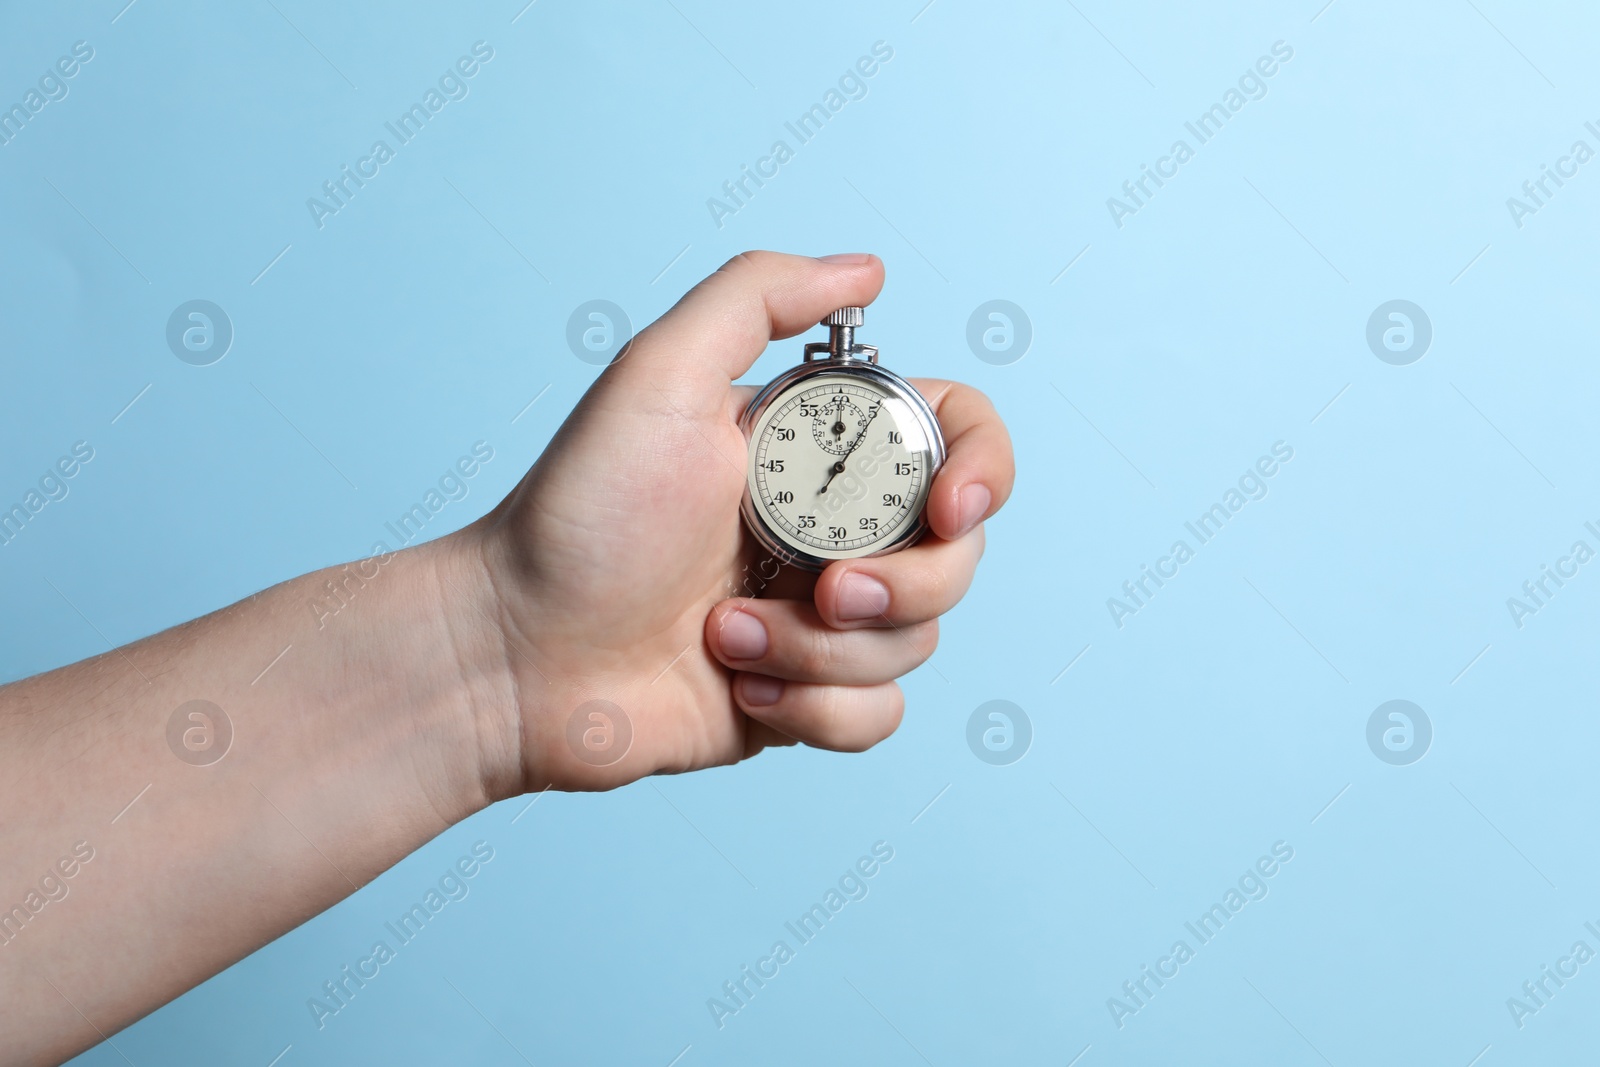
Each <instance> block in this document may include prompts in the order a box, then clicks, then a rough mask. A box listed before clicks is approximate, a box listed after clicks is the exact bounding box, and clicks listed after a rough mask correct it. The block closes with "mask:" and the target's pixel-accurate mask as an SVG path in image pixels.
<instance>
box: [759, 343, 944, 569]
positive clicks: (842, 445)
mask: <svg viewBox="0 0 1600 1067" xmlns="http://www.w3.org/2000/svg"><path fill="white" fill-rule="evenodd" d="M885 377H888V376H885ZM904 388H905V389H906V390H907V392H908V393H911V394H912V395H914V391H911V389H910V386H905V387H904ZM937 433H938V428H937V426H936V425H933V424H932V415H931V412H930V411H929V410H928V408H927V405H926V404H925V403H923V402H922V400H921V398H920V397H916V398H915V400H912V399H909V398H908V396H905V395H900V391H899V390H898V389H895V388H893V387H892V386H890V385H888V384H886V383H884V382H880V381H877V380H875V379H874V378H873V377H870V376H864V375H859V374H818V375H812V376H809V377H804V378H802V379H801V380H799V381H797V382H795V383H794V384H792V385H790V386H788V387H787V388H784V389H782V390H781V391H779V392H778V394H777V395H776V396H775V397H773V398H772V400H771V402H770V403H769V404H768V405H767V407H766V409H765V410H763V411H762V412H761V413H760V414H759V415H758V416H757V417H756V420H755V423H754V425H753V426H751V427H750V460H749V463H750V466H749V471H748V482H749V488H750V499H749V501H748V506H749V508H750V510H752V511H753V512H754V513H755V518H756V519H757V520H759V521H760V523H761V526H762V528H763V529H764V531H765V533H766V534H767V535H769V536H770V537H771V538H773V539H776V540H777V541H778V542H779V543H780V544H781V545H782V546H783V547H784V548H786V549H787V550H788V551H789V552H790V553H791V554H792V555H793V556H794V557H795V558H796V561H797V562H801V563H812V562H816V563H821V564H826V563H827V562H828V561H831V560H835V559H855V558H858V557H861V556H870V555H874V554H876V553H878V552H882V551H887V550H889V549H890V548H891V547H894V546H897V545H899V544H901V543H909V542H910V541H911V540H912V539H914V538H915V537H916V536H917V535H918V534H920V533H921V532H922V528H923V523H922V511H923V506H924V505H925V504H926V503H927V500H928V492H929V487H930V486H931V484H932V482H933V475H934V473H936V471H937V470H938V466H939V463H940V462H942V460H943V458H944V456H943V451H944V449H943V443H942V442H940V441H937V440H936V436H937Z"/></svg>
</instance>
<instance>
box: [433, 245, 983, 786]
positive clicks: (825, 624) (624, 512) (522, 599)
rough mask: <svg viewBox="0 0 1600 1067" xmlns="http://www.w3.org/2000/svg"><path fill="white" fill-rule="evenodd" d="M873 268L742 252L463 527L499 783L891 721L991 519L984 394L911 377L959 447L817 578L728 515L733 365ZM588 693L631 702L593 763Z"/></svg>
mask: <svg viewBox="0 0 1600 1067" xmlns="http://www.w3.org/2000/svg"><path fill="white" fill-rule="evenodd" d="M882 285H883V264H882V262H881V261H880V260H878V259H877V258H876V257H875V256H868V255H846V256H836V257H829V258H828V259H824V260H817V259H810V258H806V257H801V256H788V255H779V254H777V253H773V252H751V253H747V254H745V255H741V256H738V257H736V258H735V259H733V260H731V261H729V262H728V263H727V264H726V265H724V266H723V268H722V269H721V270H719V271H718V272H717V273H716V274H714V275H712V276H711V277H710V278H707V279H706V280H705V281H703V282H702V283H700V285H698V286H696V287H695V289H694V290H693V291H692V292H690V293H689V294H688V295H687V296H685V297H684V298H683V299H682V300H681V301H680V302H679V303H678V305H677V306H676V307H674V308H673V309H672V310H671V311H670V312H668V313H667V314H666V315H664V316H663V317H662V318H661V319H660V320H659V321H657V322H656V323H655V324H653V325H652V326H651V327H650V328H649V329H647V330H645V331H644V332H643V333H641V334H640V335H639V336H638V337H637V338H636V339H635V340H634V341H633V343H632V344H631V345H630V346H629V347H628V348H627V350H626V351H625V353H624V354H623V355H622V357H620V358H619V359H618V360H617V361H616V362H614V363H612V364H611V365H610V366H609V367H607V368H606V370H605V372H604V373H603V374H602V375H601V377H600V379H599V380H598V381H597V382H596V383H595V384H594V386H593V387H592V388H591V389H590V390H589V392H588V393H587V394H586V395H585V396H584V398H583V400H582V401H581V402H580V403H579V405H578V407H577V408H576V410H574V411H573V413H572V415H571V416H570V417H569V418H568V419H567V421H566V423H565V425H563V426H562V427H561V429H560V431H559V432H558V433H557V434H556V436H555V438H554V440H552V441H551V443H550V446H549V448H548V449H547V450H546V451H545V453H544V455H543V456H542V457H541V458H540V460H539V461H538V463H537V464H536V465H535V466H534V468H533V469H532V470H531V471H530V472H529V474H528V476H527V477H526V478H525V479H523V481H522V483H521V484H520V485H519V486H518V487H517V489H516V490H515V491H514V492H513V493H512V494H511V495H510V497H508V498H507V499H506V500H505V502H504V503H502V504H501V505H500V507H498V508H496V509H495V510H494V512H492V513H491V514H490V515H488V516H486V517H485V518H484V519H483V520H482V521H481V522H479V523H477V524H475V525H474V526H472V527H469V528H468V529H467V530H463V531H462V532H461V533H460V534H458V535H457V537H458V538H460V539H461V544H462V546H463V547H464V548H466V549H467V554H468V555H469V556H470V557H471V558H473V559H475V560H476V561H478V562H477V564H476V566H475V567H473V568H470V570H475V571H476V572H477V575H478V580H477V581H476V582H475V583H473V584H472V586H471V588H474V589H475V590H476V594H475V595H476V596H477V597H478V598H480V599H479V600H478V602H477V603H475V604H473V605H471V606H470V607H469V609H468V616H470V617H480V618H492V619H494V620H496V621H497V622H498V624H499V626H498V631H499V632H489V633H478V632H475V631H473V630H472V629H470V628H469V629H468V630H467V631H466V632H467V634H468V636H467V637H466V638H465V640H466V641H467V642H469V644H470V645H471V647H469V648H466V649H464V650H463V651H462V657H463V660H464V661H465V662H472V663H482V662H484V661H485V657H486V656H487V657H489V658H493V657H495V656H501V657H503V658H504V671H505V677H506V679H507V680H508V682H507V684H506V685H505V686H504V687H503V688H502V689H501V694H502V700H503V704H504V713H505V714H504V715H503V716H497V715H496V714H494V713H492V712H487V711H486V712H484V713H480V715H479V716H478V718H479V719H480V721H483V722H486V723H488V724H489V726H488V727H487V728H488V729H489V731H490V733H491V738H490V740H489V741H488V742H487V744H486V751H488V752H489V753H491V754H496V755H497V756H498V758H497V759H496V761H495V762H494V764H493V766H494V770H493V779H494V783H495V784H494V785H493V786H492V787H491V792H492V793H505V792H517V791H531V790H537V789H543V788H546V787H551V786H553V787H555V788H558V789H604V788H610V787H613V786H617V785H622V784H624V783H626V782H629V781H633V780H634V779H637V778H639V777H641V776H644V775H648V774H654V773H657V772H663V771H666V772H677V771H687V770H693V769H695V768H698V767H707V766H715V765H719V764H726V763H732V762H735V761H737V760H740V759H743V758H746V757H748V756H751V755H753V754H755V753H756V752H759V751H760V750H761V749H762V748H764V747H766V746H768V745H788V744H793V743H794V742H796V741H801V742H804V743H806V744H809V745H814V746H817V747H820V748H829V749H842V750H849V751H858V750H861V749H865V748H869V747H871V746H872V745H874V744H876V743H877V742H879V741H881V740H883V739H884V738H885V737H887V736H888V735H889V734H890V733H892V732H893V731H894V729H895V727H896V726H897V725H899V722H900V716H901V712H902V708H903V701H902V697H901V693H900V688H899V686H898V685H896V684H895V681H894V680H895V679H896V678H898V677H899V676H900V675H902V674H905V673H906V672H908V671H910V670H912V669H913V668H915V667H917V666H918V665H919V664H921V663H922V662H923V661H924V660H925V659H927V657H928V656H929V655H930V654H931V653H932V652H933V649H934V646H935V644H936V643H937V641H938V622H937V621H936V620H937V618H938V616H939V615H941V614H943V613H944V612H946V611H948V610H949V609H950V608H951V607H952V606H954V604H955V603H956V601H957V600H959V599H960V597H961V596H962V594H963V593H965V592H966V589H967V586H968V584H969V583H970V582H971V580H972V575H973V571H974V569H975V568H976V566H977V563H978V557H979V556H980V555H981V554H982V552H983V531H982V529H981V528H980V526H979V524H980V523H981V522H982V521H983V520H984V519H986V518H988V517H989V516H990V515H992V514H993V513H994V512H995V511H996V510H997V509H998V508H999V507H1000V505H1001V504H1002V503H1004V501H1005V499H1006V497H1007V495H1008V494H1009V493H1010V491H1011V484H1012V478H1013V468H1012V459H1011V445H1010V440H1009V438H1008V436H1007V434H1006V430H1005V427H1004V426H1003V425H1002V423H1001V422H1000V419H999V416H998V415H996V413H995V411H994V409H993V407H992V406H991V405H990V404H989V402H988V400H986V399H985V398H984V397H983V396H982V395H981V394H980V393H977V392H976V391H974V390H972V389H969V388H967V387H965V386H961V385H955V384H952V383H949V382H937V381H921V382H918V383H917V387H918V388H919V389H920V390H921V391H922V392H923V393H924V394H925V395H927V396H928V399H929V400H930V402H931V403H932V404H933V406H934V408H935V410H936V411H937V413H938V415H939V420H940V423H941V425H942V427H943V429H944V434H945V437H946V440H947V441H948V444H949V458H948V460H947V461H946V463H945V465H944V467H943V469H942V470H941V471H940V473H939V475H938V477H937V478H936V479H935V480H934V483H933V487H932V495H931V498H930V500H929V503H928V512H929V519H930V522H931V524H932V527H933V534H932V535H930V536H928V537H926V538H925V539H924V540H923V541H922V542H920V543H919V544H917V545H916V546H915V547H913V548H911V549H908V550H906V551H904V552H900V553H897V554H894V555H890V556H884V557H879V558H876V559H864V560H851V561H841V562H836V563H834V564H832V565H831V566H829V567H828V568H827V570H825V571H824V572H823V573H822V574H821V575H820V576H815V577H814V576H811V575H808V574H804V573H801V572H798V571H796V570H794V569H791V568H784V569H783V570H782V572H781V573H780V572H779V569H778V566H777V564H776V562H775V561H773V560H771V559H770V558H768V557H767V556H765V555H764V554H763V553H762V552H761V551H760V548H759V546H758V545H757V544H756V543H755V542H754V540H753V539H752V538H751V537H750V536H749V535H748V533H747V531H746V530H745V529H744V526H743V524H742V522H741V519H740V516H739V501H740V496H741V494H742V493H743V490H744V470H745V453H746V447H747V446H746V443H745V440H744V437H743V436H742V434H741V433H740V431H739V427H738V419H739V415H740V413H741V412H742V410H743V409H744V406H745V405H746V404H747V403H748V402H749V400H750V397H751V395H752V394H753V392H754V390H753V389H751V388H750V387H741V386H735V385H734V384H733V382H734V380H735V379H737V378H738V377H740V376H741V375H743V374H744V373H745V372H746V371H747V370H748V369H749V368H750V365H751V364H752V363H753V362H754V361H755V359H756V357H757V356H759V355H761V353H762V351H763V350H764V349H765V348H766V346H767V343H768V342H769V341H772V340H779V339H782V338H787V337H791V336H794V335H795V334H798V333H801V332H803V331H805V330H808V329H810V328H812V327H814V326H815V325H816V324H817V323H818V322H820V321H821V320H822V319H823V318H824V317H825V316H826V315H827V314H828V313H829V312H831V311H833V310H835V309H836V308H840V307H846V306H851V305H865V304H868V303H870V302H871V301H872V299H873V298H874V297H876V296H877V295H878V291H879V289H881V288H882ZM594 700H603V701H608V702H610V703H611V704H613V705H615V706H616V707H617V708H618V709H620V710H621V712H622V714H624V715H625V716H626V717H627V720H628V725H629V726H631V734H632V738H631V743H630V744H629V746H628V747H627V749H626V751H625V753H621V749H620V745H621V737H622V736H623V735H622V732H621V731H620V730H618V731H617V732H616V733H613V734H610V735H606V734H605V733H604V730H605V727H604V725H599V726H598V727H597V728H598V729H600V730H601V731H602V733H601V735H599V736H600V737H601V739H602V741H604V742H609V743H612V744H617V745H618V746H619V749H618V750H617V751H614V752H606V751H604V750H603V749H602V750H601V751H600V752H599V753H598V754H597V755H596V756H595V757H593V758H591V759H589V760H585V759H582V758H580V757H579V755H578V753H577V752H576V751H575V750H574V748H573V746H572V745H571V743H570V742H569V740H568V720H569V719H570V718H571V717H572V716H573V714H574V712H575V711H576V710H577V709H578V708H579V707H580V706H582V705H585V704H587V703H588V702H589V701H594ZM602 707H603V706H602ZM606 714H608V715H612V716H613V717H614V713H611V712H609V709H608V710H607V711H606ZM595 721H596V723H597V724H599V723H601V722H602V720H595ZM611 725H612V727H613V728H618V727H620V726H621V724H618V723H612V724H611ZM619 753H620V757H619ZM610 759H615V762H610V763H608V764H607V765H605V766H596V765H595V763H596V762H600V761H603V760H610Z"/></svg>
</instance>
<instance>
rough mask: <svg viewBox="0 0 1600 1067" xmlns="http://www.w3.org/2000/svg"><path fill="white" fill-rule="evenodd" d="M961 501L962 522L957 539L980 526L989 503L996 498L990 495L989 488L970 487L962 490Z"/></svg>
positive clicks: (981, 486)
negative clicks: (979, 522) (979, 523)
mask: <svg viewBox="0 0 1600 1067" xmlns="http://www.w3.org/2000/svg"><path fill="white" fill-rule="evenodd" d="M959 499H960V502H961V508H960V510H961V521H960V523H959V529H958V530H957V533H956V536H957V537H960V536H961V535H962V534H964V533H966V532H967V531H968V530H970V529H972V528H973V527H974V526H976V525H978V521H979V520H980V519H982V518H983V514H984V512H986V511H988V510H989V501H991V500H993V499H994V497H993V495H991V494H990V492H989V489H988V487H987V486H983V485H969V486H967V487H966V488H965V489H963V490H961V495H960V497H959Z"/></svg>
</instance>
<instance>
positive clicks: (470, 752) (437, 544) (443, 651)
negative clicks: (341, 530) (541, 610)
mask: <svg viewBox="0 0 1600 1067" xmlns="http://www.w3.org/2000/svg"><path fill="white" fill-rule="evenodd" d="M492 531H493V528H492V527H486V526H484V525H483V524H482V523H474V524H473V525H471V526H468V527H466V528H465V529H462V530H458V531H456V532H455V533H453V534H450V535H449V536H447V537H443V538H440V539H439V540H437V541H432V542H429V543H428V544H425V545H421V546H418V548H416V549H412V550H410V551H413V552H417V553H419V554H420V555H421V558H420V559H419V563H420V564H423V565H421V566H418V567H417V568H415V574H414V576H413V583H414V591H413V595H414V596H415V597H417V599H418V600H419V601H420V602H421V603H423V604H424V605H427V606H426V607H425V608H424V610H425V612H426V613H427V614H428V615H430V616H431V618H432V619H433V620H434V624H433V625H432V626H431V627H430V630H431V631H432V632H433V634H434V637H433V644H432V647H431V648H429V649H428V650H427V651H426V655H427V657H428V659H429V660H430V662H432V663H433V664H434V665H435V666H436V668H437V670H438V672H440V673H439V675H438V676H437V677H436V679H435V680H434V682H433V683H432V684H436V685H439V686H440V687H441V695H442V694H443V693H444V692H448V693H449V694H451V697H452V699H450V700H449V701H448V702H447V704H446V706H445V707H444V709H443V711H444V714H445V717H446V720H447V723H448V725H447V726H446V727H445V729H446V730H447V733H448V736H450V737H451V738H452V739H453V740H452V744H453V745H454V746H455V747H456V748H457V749H458V750H459V752H460V756H459V761H460V764H461V767H462V768H463V770H466V769H467V768H470V773H466V774H464V776H463V780H462V781H461V783H460V786H459V790H460V792H461V794H462V799H463V801H464V802H466V803H467V804H468V805H469V806H470V810H469V811H468V814H470V813H471V811H475V810H478V809H479V808H483V807H487V806H488V805H489V804H493V803H495V802H496V801H500V800H505V799H507V798H508V797H514V796H520V795H521V794H523V793H524V792H526V791H527V790H528V788H529V786H528V782H529V775H528V771H527V766H526V761H525V751H526V747H525V746H526V739H525V737H524V732H525V727H524V722H525V720H524V714H523V712H524V703H525V701H526V700H527V699H528V698H527V694H525V693H524V692H522V689H523V688H524V686H522V685H520V684H519V672H518V670H517V669H516V657H517V655H518V651H517V649H518V648H519V647H520V642H521V641H522V640H525V638H523V637H521V636H520V635H517V634H512V633H508V632H507V628H506V623H505V614H504V612H503V611H502V608H501V603H500V592H499V589H498V584H499V583H498V582H497V580H496V577H495V574H496V570H495V566H494V552H493V545H492V539H493V532H492Z"/></svg>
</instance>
